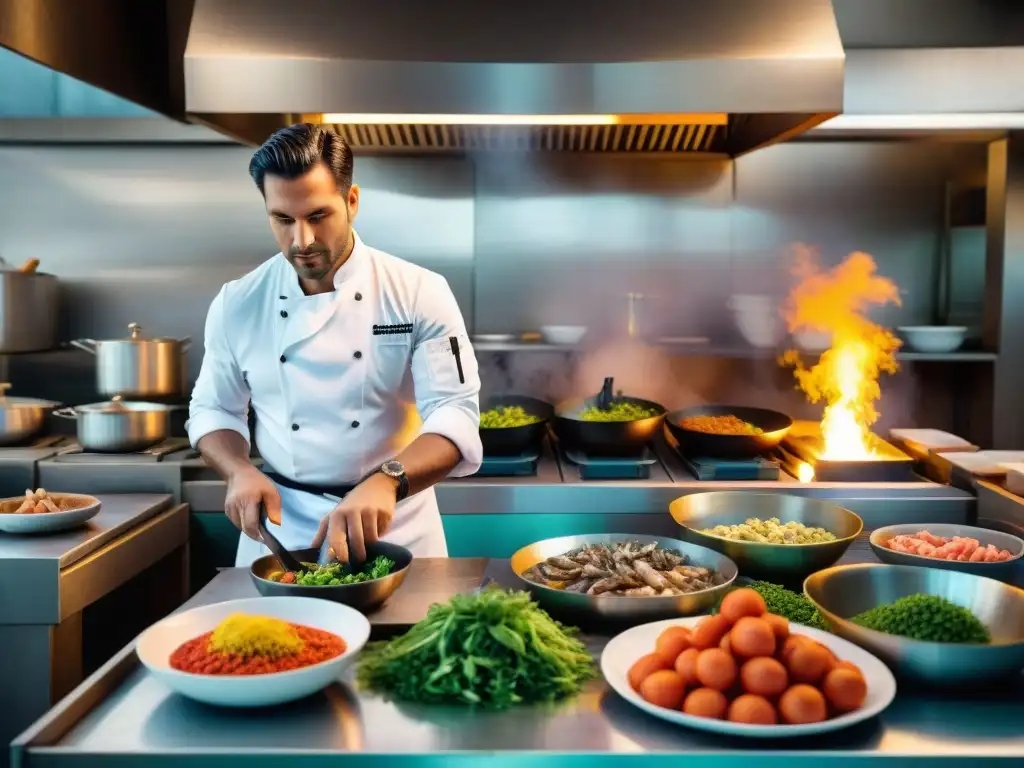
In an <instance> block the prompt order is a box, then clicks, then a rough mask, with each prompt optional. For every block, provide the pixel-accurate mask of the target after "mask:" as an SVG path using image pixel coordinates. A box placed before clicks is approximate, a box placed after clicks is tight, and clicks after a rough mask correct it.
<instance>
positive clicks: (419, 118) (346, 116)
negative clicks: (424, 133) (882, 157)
mask: <svg viewBox="0 0 1024 768" xmlns="http://www.w3.org/2000/svg"><path fill="white" fill-rule="evenodd" d="M320 119H321V121H322V122H324V123H338V124H342V125H664V124H667V125H725V124H726V123H727V122H728V119H729V118H728V115H725V114H721V113H709V114H665V115H415V114H408V115H407V114H390V115H389V114H360V113H354V112H353V113H345V112H339V113H328V114H324V115H322V116H321V117H320Z"/></svg>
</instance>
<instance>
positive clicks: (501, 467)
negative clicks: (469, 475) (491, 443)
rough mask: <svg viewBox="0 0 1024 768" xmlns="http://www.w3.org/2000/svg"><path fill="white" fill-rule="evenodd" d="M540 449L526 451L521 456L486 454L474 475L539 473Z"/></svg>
mask: <svg viewBox="0 0 1024 768" xmlns="http://www.w3.org/2000/svg"><path fill="white" fill-rule="evenodd" d="M539 463H540V451H537V450H533V451H526V452H525V453H523V454H521V455H519V456H484V460H483V463H482V464H481V465H480V469H478V470H477V471H476V474H475V475H474V477H530V476H532V475H536V474H537V465H538V464H539Z"/></svg>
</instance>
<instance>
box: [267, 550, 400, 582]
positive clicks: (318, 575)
mask: <svg viewBox="0 0 1024 768" xmlns="http://www.w3.org/2000/svg"><path fill="white" fill-rule="evenodd" d="M394 567H395V561H394V560H392V559H391V558H389V557H384V555H380V556H378V557H375V558H374V559H373V560H372V561H371V562H369V563H367V564H366V565H365V566H364V567H363V569H362V570H361V571H359V573H352V572H351V571H350V570H349V566H348V563H331V564H330V565H321V566H317V567H316V568H309V569H307V570H302V571H298V572H296V574H295V580H294V581H291V580H289V582H290V583H292V584H298V585H300V586H303V587H337V586H339V585H341V584H358V583H359V582H361V581H373V580H374V579H383V578H384V577H385V576H387V575H388V574H389V573H391V571H392V570H394ZM274 580H275V581H281V578H280V577H278V578H277V579H274Z"/></svg>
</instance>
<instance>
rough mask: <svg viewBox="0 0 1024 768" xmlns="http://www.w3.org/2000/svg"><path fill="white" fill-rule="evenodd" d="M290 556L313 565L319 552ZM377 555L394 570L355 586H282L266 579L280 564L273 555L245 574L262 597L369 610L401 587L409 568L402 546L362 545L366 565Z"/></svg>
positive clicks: (409, 556)
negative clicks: (307, 599)
mask: <svg viewBox="0 0 1024 768" xmlns="http://www.w3.org/2000/svg"><path fill="white" fill-rule="evenodd" d="M292 554H293V555H295V557H296V558H297V559H298V560H299V562H302V563H316V558H317V555H318V554H319V550H317V549H299V550H294V551H293V552H292ZM380 555H384V556H385V557H389V558H391V559H392V560H394V561H395V569H394V570H393V571H392V572H391V573H389V574H388V575H387V576H385V577H384V578H383V579H374V580H373V581H362V582H359V583H358V584H339V585H336V586H327V587H307V586H303V585H301V584H282V583H281V582H279V581H272V580H271V579H270V578H269V576H270V575H271V574H272V573H273V572H274V571H280V570H281V564H280V563H279V562H278V561H277V558H276V557H274V556H273V555H264V556H263V557H261V558H259V559H257V560H255V561H254V562H253V564H252V565H251V566H250V567H249V575H250V576H252V581H253V583H254V584H255V585H256V589H258V590H259V593H260V594H261V595H263V596H264V597H289V596H292V597H319V598H320V599H321V600H330V601H332V602H335V603H343V604H344V605H347V606H350V607H352V608H355V609H356V610H359V611H370V610H373V609H374V608H377V607H379V606H380V605H381V604H383V603H384V601H385V600H387V599H388V598H389V597H391V595H393V594H394V592H395V590H396V589H398V588H399V587H400V586H402V582H403V581H405V577H406V575H407V574H408V573H409V565H410V564H411V563H412V552H410V551H409V550H408V549H406V548H405V547H400V546H398V545H397V544H391V543H389V542H386V541H378V542H375V543H373V544H367V545H366V559H367V561H368V562H369V561H371V560H373V558H375V557H378V556H380Z"/></svg>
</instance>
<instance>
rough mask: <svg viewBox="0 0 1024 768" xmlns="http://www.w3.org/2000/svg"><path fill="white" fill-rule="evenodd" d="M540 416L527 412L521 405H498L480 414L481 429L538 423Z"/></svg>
mask: <svg viewBox="0 0 1024 768" xmlns="http://www.w3.org/2000/svg"><path fill="white" fill-rule="evenodd" d="M540 420H541V418H540V416H534V415H533V414H532V413H527V412H526V409H525V408H523V407H522V406H521V405H509V406H498V407H497V408H491V409H489V410H486V411H484V412H483V413H481V414H480V429H506V428H508V427H525V426H526V425H528V424H536V423H537V422H538V421H540Z"/></svg>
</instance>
